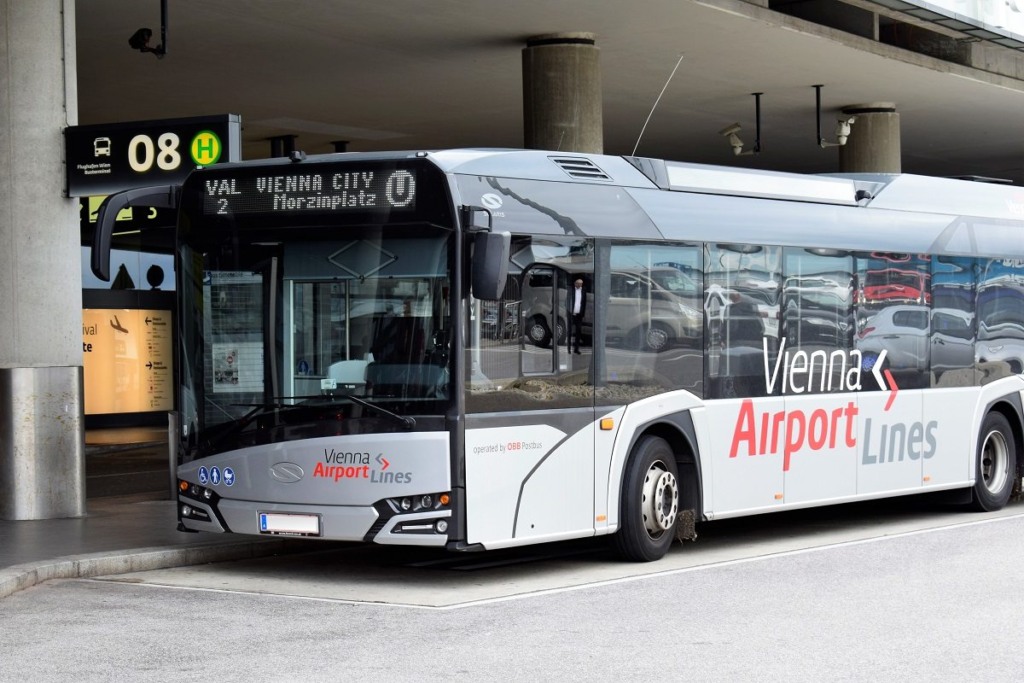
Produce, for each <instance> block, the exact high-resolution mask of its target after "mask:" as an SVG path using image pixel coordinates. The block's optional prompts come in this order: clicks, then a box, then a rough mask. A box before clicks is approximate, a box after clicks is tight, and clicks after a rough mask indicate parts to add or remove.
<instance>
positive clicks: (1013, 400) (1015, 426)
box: [982, 392, 1024, 500]
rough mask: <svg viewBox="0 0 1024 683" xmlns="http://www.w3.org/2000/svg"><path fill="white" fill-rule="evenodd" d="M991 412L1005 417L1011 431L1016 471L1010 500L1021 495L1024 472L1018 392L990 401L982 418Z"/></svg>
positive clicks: (1023, 421) (1023, 418)
mask: <svg viewBox="0 0 1024 683" xmlns="http://www.w3.org/2000/svg"><path fill="white" fill-rule="evenodd" d="M992 412H996V413H999V414H1000V415H1002V416H1003V417H1005V418H1006V421H1007V422H1009V423H1010V429H1011V430H1012V432H1013V441H1014V446H1015V453H1014V455H1015V456H1016V458H1015V459H1016V464H1017V466H1016V470H1017V472H1016V475H1015V477H1014V484H1013V494H1011V500H1012V499H1014V498H1017V497H1019V496H1020V495H1021V476H1022V474H1024V402H1022V401H1021V395H1020V392H1013V393H1010V394H1006V395H1004V396H1000V397H999V398H996V399H994V400H992V401H990V402H989V403H988V405H986V406H985V410H984V411H982V419H983V420H984V418H985V416H986V415H988V414H989V413H992Z"/></svg>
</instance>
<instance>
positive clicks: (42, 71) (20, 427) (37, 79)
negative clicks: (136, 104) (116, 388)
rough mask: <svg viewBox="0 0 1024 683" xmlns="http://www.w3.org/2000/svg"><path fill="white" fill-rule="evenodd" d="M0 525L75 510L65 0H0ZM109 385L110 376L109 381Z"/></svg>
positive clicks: (74, 95) (74, 248)
mask: <svg viewBox="0 0 1024 683" xmlns="http://www.w3.org/2000/svg"><path fill="white" fill-rule="evenodd" d="M0 63H2V64H3V65H4V67H3V68H2V69H0V291H3V296H0V321H2V324H0V412H2V413H3V415H2V419H0V503H2V504H0V518H3V519H48V518H54V517H77V516H81V515H83V514H85V466H84V465H85V455H84V454H85V445H84V442H85V439H84V433H83V423H84V420H83V416H82V411H83V401H82V346H81V344H82V334H81V331H82V271H81V256H80V242H81V237H80V235H79V224H78V201H77V200H72V199H67V198H65V197H63V196H62V193H63V190H64V177H65V173H64V136H63V131H64V128H65V127H67V126H70V125H75V124H76V123H77V122H78V103H77V99H78V92H77V88H76V79H77V75H76V65H75V2H74V0H33V1H32V2H25V1H24V0H0ZM112 379H113V378H112Z"/></svg>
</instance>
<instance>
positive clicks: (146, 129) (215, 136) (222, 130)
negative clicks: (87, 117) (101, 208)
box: [64, 114, 242, 197]
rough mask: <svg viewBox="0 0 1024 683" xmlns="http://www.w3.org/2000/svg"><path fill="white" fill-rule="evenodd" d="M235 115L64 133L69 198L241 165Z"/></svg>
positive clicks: (176, 180) (81, 128)
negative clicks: (220, 164)
mask: <svg viewBox="0 0 1024 683" xmlns="http://www.w3.org/2000/svg"><path fill="white" fill-rule="evenodd" d="M241 130H242V123H241V118H240V117H239V116H237V115H235V114H224V115H221V116H202V117H194V118H187V119H164V120H161V121H136V122H134V123H112V124H106V125H104V124H100V125H95V126H72V127H70V128H67V129H66V130H65V131H64V143H65V146H66V151H67V155H66V156H67V196H69V197H87V196H93V195H105V194H111V193H112V192H117V191H119V190H130V189H132V188H136V187H145V186H147V185H165V184H172V183H179V182H181V181H182V180H184V179H185V176H187V175H188V174H189V172H190V171H191V170H192V169H194V168H195V167H196V166H210V165H211V164H216V163H217V162H218V161H239V160H240V159H241V135H242V134H241Z"/></svg>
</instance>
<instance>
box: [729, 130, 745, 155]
mask: <svg viewBox="0 0 1024 683" xmlns="http://www.w3.org/2000/svg"><path fill="white" fill-rule="evenodd" d="M729 144H730V145H732V153H733V154H735V155H737V156H739V155H740V154H743V140H740V136H738V135H736V133H730V134H729Z"/></svg>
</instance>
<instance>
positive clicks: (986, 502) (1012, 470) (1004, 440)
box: [971, 412, 1017, 512]
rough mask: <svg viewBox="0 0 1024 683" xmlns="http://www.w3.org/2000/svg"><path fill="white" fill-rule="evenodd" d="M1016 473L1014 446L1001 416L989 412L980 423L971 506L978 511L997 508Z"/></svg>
mask: <svg viewBox="0 0 1024 683" xmlns="http://www.w3.org/2000/svg"><path fill="white" fill-rule="evenodd" d="M1016 472H1017V445H1016V443H1015V442H1014V439H1013V430H1012V429H1011V428H1010V423H1009V421H1007V419H1006V418H1005V417H1003V415H1001V414H1000V413H997V412H991V413H989V414H988V415H986V416H985V421H984V422H982V424H981V433H980V435H979V438H978V454H977V459H976V464H975V472H974V475H975V480H974V489H973V494H974V495H973V499H974V500H973V501H972V504H971V507H972V508H973V509H975V510H977V511H979V512H992V511H993V510H999V509H1001V508H1002V507H1003V506H1004V505H1006V503H1007V501H1008V500H1009V499H1010V494H1011V493H1012V492H1013V484H1014V477H1015V476H1016Z"/></svg>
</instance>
